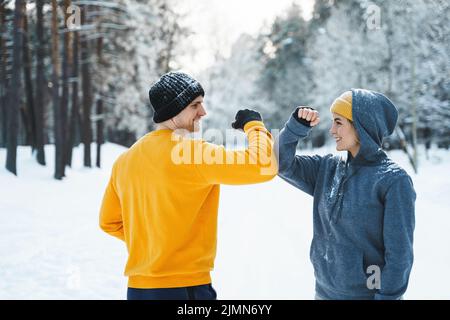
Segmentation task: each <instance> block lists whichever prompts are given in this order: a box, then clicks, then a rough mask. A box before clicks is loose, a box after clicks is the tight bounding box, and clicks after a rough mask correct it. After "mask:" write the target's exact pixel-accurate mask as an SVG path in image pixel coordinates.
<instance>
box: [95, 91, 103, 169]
mask: <svg viewBox="0 0 450 320" xmlns="http://www.w3.org/2000/svg"><path fill="white" fill-rule="evenodd" d="M103 128H104V124H103V101H102V99H101V98H100V99H98V100H97V161H96V165H97V167H98V168H100V165H101V147H102V144H103V143H104V135H103Z"/></svg>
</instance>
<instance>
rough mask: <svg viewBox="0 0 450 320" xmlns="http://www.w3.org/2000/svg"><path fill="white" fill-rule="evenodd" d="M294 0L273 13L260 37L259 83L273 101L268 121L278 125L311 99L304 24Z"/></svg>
mask: <svg viewBox="0 0 450 320" xmlns="http://www.w3.org/2000/svg"><path fill="white" fill-rule="evenodd" d="M301 13H302V11H301V8H300V6H299V5H297V4H296V3H294V4H293V5H292V6H291V7H290V8H288V10H287V11H286V13H285V16H280V17H277V18H276V19H275V21H274V23H273V24H272V28H271V31H270V33H269V34H267V35H265V36H264V37H263V39H262V41H263V42H262V46H261V51H262V63H263V66H264V67H263V69H262V73H261V78H260V80H259V84H260V86H261V90H262V91H264V92H266V93H267V95H268V97H269V100H270V101H271V102H273V103H274V105H276V108H275V109H274V111H273V112H272V114H271V117H270V121H271V122H272V125H274V126H276V127H278V128H280V127H281V126H282V125H283V124H284V122H285V121H286V119H287V117H288V116H289V114H290V112H291V111H292V109H293V108H294V107H296V106H297V105H299V104H301V105H307V104H309V103H310V101H311V96H310V93H311V90H312V87H313V86H312V85H313V82H312V73H311V70H310V62H311V61H310V59H308V48H307V43H308V37H309V29H308V24H307V22H305V20H304V19H303V17H302V15H301Z"/></svg>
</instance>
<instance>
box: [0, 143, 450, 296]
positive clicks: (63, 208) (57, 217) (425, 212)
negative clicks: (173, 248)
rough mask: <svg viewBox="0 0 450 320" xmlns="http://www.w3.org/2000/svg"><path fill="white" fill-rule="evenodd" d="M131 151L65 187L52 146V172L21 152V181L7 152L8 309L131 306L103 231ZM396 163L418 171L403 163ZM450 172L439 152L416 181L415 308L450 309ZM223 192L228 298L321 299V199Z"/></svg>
mask: <svg viewBox="0 0 450 320" xmlns="http://www.w3.org/2000/svg"><path fill="white" fill-rule="evenodd" d="M122 150H123V149H122V148H121V147H119V146H116V145H113V144H108V145H106V146H105V148H104V154H103V159H105V161H106V163H104V168H103V169H102V170H99V169H92V170H88V169H83V168H82V166H81V164H80V163H79V162H78V163H77V162H76V163H74V169H73V170H68V171H67V176H68V179H66V180H65V181H63V182H58V181H55V180H53V179H52V164H51V163H52V162H53V155H52V148H51V146H47V150H46V151H47V160H48V162H49V166H48V167H39V166H38V165H36V164H35V163H34V161H33V160H32V159H31V157H30V154H29V149H28V148H20V149H19V154H18V158H19V163H18V170H19V174H20V178H16V177H14V176H12V175H10V174H8V173H7V172H6V171H5V170H4V169H3V164H4V162H5V157H6V152H5V150H4V149H0V164H2V167H1V168H0V216H1V218H2V222H1V223H0V299H123V298H125V294H126V278H125V277H123V276H122V272H123V267H124V263H125V260H126V250H125V247H124V245H123V244H122V243H121V242H120V241H119V240H116V239H114V238H112V237H109V236H108V235H106V234H104V233H103V232H101V231H100V229H99V228H98V208H99V205H100V201H101V197H102V194H103V189H104V186H105V184H106V181H107V179H108V177H109V170H110V167H111V164H112V162H113V160H114V159H115V158H116V157H117V155H118V154H119V153H120V152H121V151H122ZM80 152H81V150H76V152H75V159H76V160H79V159H81V158H82V157H81V154H80ZM319 153H323V151H322V150H320V151H319ZM392 156H393V157H394V159H395V160H396V161H398V162H400V163H401V164H402V165H403V166H404V167H405V168H407V169H409V166H408V164H407V163H406V162H405V159H404V157H403V155H402V154H401V153H398V152H395V153H393V154H392ZM449 172H450V152H446V153H445V152H443V151H441V150H439V151H437V152H436V153H435V156H434V157H433V158H432V161H429V162H426V163H423V166H422V167H421V172H420V174H419V175H418V176H414V177H413V179H414V183H415V187H416V190H417V193H418V200H417V213H416V232H415V264H414V268H413V272H412V275H411V279H410V286H409V290H408V293H407V295H406V298H409V299H433V298H436V299H450V278H449V277H448V276H447V272H448V269H449V267H450V249H449V246H450V232H449V231H448V230H449V227H450V217H449V212H450V197H448V191H446V190H449V189H450V180H449V179H448V173H449ZM221 192H222V194H221V203H220V213H219V242H218V250H217V259H216V268H215V271H214V272H213V284H214V286H215V288H216V290H217V292H218V297H219V298H221V299H312V298H313V296H314V276H313V269H312V266H311V264H310V262H309V243H310V241H311V237H312V219H311V218H312V217H311V210H312V209H311V206H312V198H311V197H309V196H307V195H305V194H304V193H302V192H300V191H298V190H296V189H294V188H293V187H291V186H289V185H287V184H286V183H285V182H283V181H282V180H281V179H279V178H276V179H274V180H273V181H271V182H269V183H266V184H260V185H253V186H243V187H236V186H233V187H230V186H224V187H222V191H221Z"/></svg>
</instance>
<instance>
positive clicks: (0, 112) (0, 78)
mask: <svg viewBox="0 0 450 320" xmlns="http://www.w3.org/2000/svg"><path fill="white" fill-rule="evenodd" d="M5 5H6V3H5V2H2V3H0V118H1V119H0V147H4V146H6V128H7V122H6V89H7V88H6V87H7V84H6V41H5V37H6V9H5Z"/></svg>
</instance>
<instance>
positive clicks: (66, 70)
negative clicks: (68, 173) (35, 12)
mask: <svg viewBox="0 0 450 320" xmlns="http://www.w3.org/2000/svg"><path fill="white" fill-rule="evenodd" d="M69 6H70V0H64V6H63V8H64V41H63V61H62V96H61V105H60V109H61V114H60V115H61V128H62V130H61V141H62V150H61V151H62V154H63V156H62V159H61V161H62V164H61V165H62V166H64V167H65V165H66V163H67V159H66V157H67V149H68V148H70V146H69V145H68V139H67V136H68V135H67V134H66V132H67V130H66V128H67V113H68V112H67V110H68V108H69V76H70V73H71V71H70V65H71V62H72V61H71V60H72V57H71V50H70V38H71V36H70V35H71V32H69V29H68V26H67V20H68V19H69V16H70V15H69V14H68V13H67V8H68V7H69Z"/></svg>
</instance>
